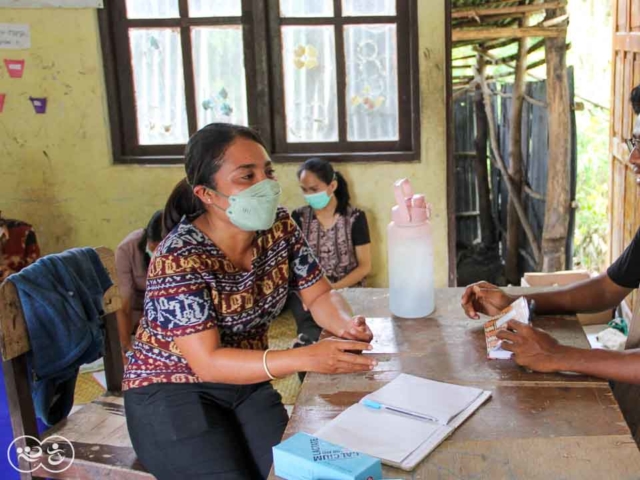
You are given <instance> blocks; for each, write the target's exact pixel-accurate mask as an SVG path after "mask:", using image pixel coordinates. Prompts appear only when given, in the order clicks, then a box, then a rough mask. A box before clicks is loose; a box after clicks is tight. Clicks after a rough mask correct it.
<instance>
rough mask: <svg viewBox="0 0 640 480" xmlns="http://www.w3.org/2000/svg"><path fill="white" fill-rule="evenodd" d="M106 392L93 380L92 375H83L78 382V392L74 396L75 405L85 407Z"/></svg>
mask: <svg viewBox="0 0 640 480" xmlns="http://www.w3.org/2000/svg"><path fill="white" fill-rule="evenodd" d="M105 391H106V390H105V389H104V388H102V385H100V384H99V383H98V381H97V380H96V379H95V378H93V374H91V373H81V374H80V375H78V380H77V381H76V391H75V393H74V395H73V404H74V405H85V404H87V403H91V402H93V401H94V400H95V399H96V398H98V397H99V396H100V395H102V394H103V393H104V392H105Z"/></svg>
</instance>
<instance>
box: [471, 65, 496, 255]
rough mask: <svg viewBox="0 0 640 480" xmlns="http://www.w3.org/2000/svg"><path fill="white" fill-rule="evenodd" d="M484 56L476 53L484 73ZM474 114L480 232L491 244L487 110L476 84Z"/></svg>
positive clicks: (492, 235) (491, 223)
mask: <svg viewBox="0 0 640 480" xmlns="http://www.w3.org/2000/svg"><path fill="white" fill-rule="evenodd" d="M484 63H485V61H484V57H482V56H481V55H478V70H479V71H480V74H481V75H484ZM473 101H474V111H475V114H476V138H475V140H474V145H475V149H476V156H475V169H476V179H477V182H478V209H479V211H480V232H481V236H482V244H483V245H487V246H488V245H493V244H494V242H495V236H494V228H493V219H492V218H491V194H490V193H489V192H490V190H489V171H488V168H487V138H488V133H487V129H488V127H487V112H486V111H485V109H484V99H483V98H482V88H481V87H480V85H476V91H475V95H474V98H473Z"/></svg>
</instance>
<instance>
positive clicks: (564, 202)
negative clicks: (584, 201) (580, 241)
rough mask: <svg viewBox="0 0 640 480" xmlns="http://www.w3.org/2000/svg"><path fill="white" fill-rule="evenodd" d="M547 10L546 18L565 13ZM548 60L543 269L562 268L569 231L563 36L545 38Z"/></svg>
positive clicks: (568, 139)
mask: <svg viewBox="0 0 640 480" xmlns="http://www.w3.org/2000/svg"><path fill="white" fill-rule="evenodd" d="M565 13H566V11H565V9H561V10H548V11H547V17H549V18H553V17H556V16H558V15H563V14H565ZM545 42H546V44H545V53H546V59H547V105H548V112H549V166H548V177H547V195H546V206H545V214H544V230H543V232H542V256H543V259H542V271H544V272H555V271H558V270H563V269H564V268H565V265H566V244H567V235H568V232H569V215H570V208H571V200H570V195H571V194H570V187H571V182H570V178H569V175H570V168H569V162H570V157H571V155H570V154H571V152H570V149H571V142H570V128H571V123H570V112H569V108H570V102H569V85H568V79H567V62H566V53H567V45H566V39H565V38H547V39H546V40H545Z"/></svg>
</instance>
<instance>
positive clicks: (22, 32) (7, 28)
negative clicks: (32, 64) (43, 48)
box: [0, 23, 31, 50]
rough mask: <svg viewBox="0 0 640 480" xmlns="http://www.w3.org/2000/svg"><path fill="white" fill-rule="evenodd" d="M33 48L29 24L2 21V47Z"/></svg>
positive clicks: (0, 37) (14, 48) (0, 30)
mask: <svg viewBox="0 0 640 480" xmlns="http://www.w3.org/2000/svg"><path fill="white" fill-rule="evenodd" d="M26 48H31V30H30V28H29V25H25V24H21V23H0V49H12V50H22V49H26Z"/></svg>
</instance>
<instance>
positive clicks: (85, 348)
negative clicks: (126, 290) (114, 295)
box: [8, 248, 112, 425]
mask: <svg viewBox="0 0 640 480" xmlns="http://www.w3.org/2000/svg"><path fill="white" fill-rule="evenodd" d="M8 280H10V281H11V282H13V284H14V285H15V286H16V288H17V290H18V295H19V297H20V303H21V305H22V310H23V312H24V317H25V321H26V323H27V330H28V333H29V341H30V343H31V351H30V352H29V355H28V359H29V362H30V367H31V368H30V370H31V372H30V373H31V375H32V378H31V381H32V395H33V401H34V406H35V409H36V414H37V415H38V416H39V417H40V418H42V420H44V421H45V423H47V424H48V425H54V424H56V423H57V422H59V421H60V420H62V419H63V418H65V417H66V416H67V415H68V414H69V412H70V411H71V407H72V406H73V392H74V389H75V382H76V377H77V374H78V368H79V367H80V365H82V364H84V363H89V362H93V361H95V360H97V359H98V358H100V357H101V356H102V354H103V344H104V341H103V339H104V334H103V327H102V322H101V320H100V317H101V315H102V313H103V309H102V299H103V296H104V292H106V291H107V290H108V289H109V287H111V285H112V282H111V279H110V278H109V273H108V272H107V271H106V270H105V268H104V266H103V265H102V262H101V261H100V257H99V256H98V254H97V253H96V251H95V250H94V249H92V248H75V249H71V250H67V251H65V252H63V253H61V254H56V255H48V256H46V257H43V258H41V259H39V260H38V261H37V262H35V263H33V264H32V265H29V266H28V267H27V268H25V269H23V270H22V271H20V272H19V273H16V274H14V275H11V276H10V277H9V278H8Z"/></svg>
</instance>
